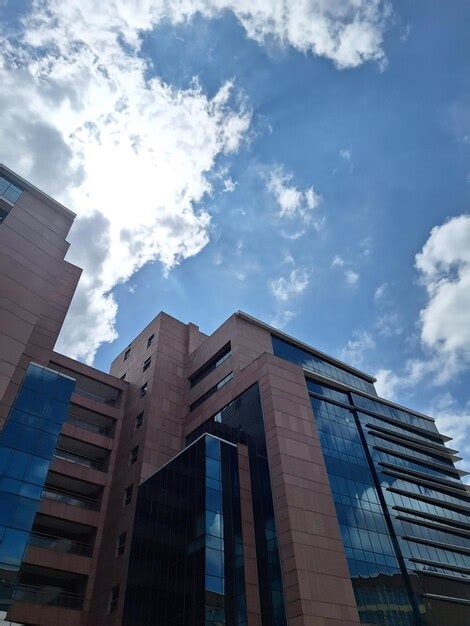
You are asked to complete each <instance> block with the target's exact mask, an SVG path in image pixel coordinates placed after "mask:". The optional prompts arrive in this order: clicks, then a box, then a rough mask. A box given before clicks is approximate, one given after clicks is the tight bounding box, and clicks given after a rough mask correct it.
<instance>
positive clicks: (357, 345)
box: [341, 331, 375, 367]
mask: <svg viewBox="0 0 470 626" xmlns="http://www.w3.org/2000/svg"><path fill="white" fill-rule="evenodd" d="M373 348H375V341H374V339H373V338H372V337H371V335H370V334H369V333H368V332H366V331H362V332H358V331H356V332H355V333H354V334H353V339H350V340H349V341H348V343H347V344H346V345H345V346H344V348H343V349H342V350H341V360H343V361H345V362H346V363H349V364H351V365H354V366H355V367H361V365H362V363H363V361H364V353H365V352H366V351H367V350H372V349H373Z"/></svg>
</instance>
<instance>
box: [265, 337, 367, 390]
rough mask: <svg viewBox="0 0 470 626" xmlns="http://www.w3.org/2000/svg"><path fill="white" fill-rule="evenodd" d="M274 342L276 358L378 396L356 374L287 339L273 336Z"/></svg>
mask: <svg viewBox="0 0 470 626" xmlns="http://www.w3.org/2000/svg"><path fill="white" fill-rule="evenodd" d="M272 342H273V351H274V355H275V356H278V357H280V358H281V359H285V360H286V361H290V362H291V363H295V364H296V365H300V367H303V368H304V369H306V370H308V371H310V372H313V373H316V374H321V375H323V376H327V377H328V378H332V379H333V380H338V381H339V382H341V383H343V384H345V385H348V387H353V388H354V389H359V391H364V392H365V393H370V394H372V395H374V396H375V395H377V393H376V391H375V387H374V384H373V383H372V382H370V381H369V380H367V378H362V377H360V376H358V375H356V374H352V373H351V372H348V371H347V370H345V369H342V368H340V367H338V366H337V365H333V363H330V362H328V361H326V360H325V359H322V358H321V357H319V356H317V355H316V354H313V353H312V352H308V351H307V350H303V349H302V348H299V347H298V346H295V345H294V344H292V343H289V342H288V341H286V340H285V339H280V338H279V337H276V335H272Z"/></svg>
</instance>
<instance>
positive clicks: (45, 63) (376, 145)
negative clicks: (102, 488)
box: [0, 0, 470, 455]
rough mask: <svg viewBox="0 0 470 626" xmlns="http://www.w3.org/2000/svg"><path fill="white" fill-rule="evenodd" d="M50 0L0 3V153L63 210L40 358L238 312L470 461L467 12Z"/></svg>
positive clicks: (394, 5)
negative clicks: (64, 267)
mask: <svg viewBox="0 0 470 626" xmlns="http://www.w3.org/2000/svg"><path fill="white" fill-rule="evenodd" d="M62 4H66V5H67V7H66V8H64V7H61V6H60V5H61V3H56V2H54V1H53V0H50V1H49V0H47V1H45V2H41V3H37V4H35V5H32V4H30V3H27V2H24V3H18V2H8V1H7V2H6V3H5V2H3V6H2V3H0V7H2V9H0V10H3V11H4V12H5V18H6V20H3V21H4V22H5V26H4V28H3V32H2V31H0V34H1V36H2V38H3V39H4V41H6V42H7V44H8V45H7V46H6V47H5V50H6V53H5V56H4V63H3V66H2V70H1V72H0V73H2V82H3V84H7V85H10V87H11V91H12V92H14V93H15V95H11V94H10V95H5V94H3V95H0V110H3V112H4V119H5V121H6V126H7V127H8V128H7V129H6V130H5V129H4V131H3V134H0V157H1V159H2V161H4V162H5V163H6V164H7V165H9V166H10V167H12V168H14V169H16V170H18V171H19V172H20V173H21V174H23V175H24V176H26V177H28V178H30V179H31V180H32V181H33V182H34V183H36V184H37V185H38V186H40V187H42V188H44V189H46V190H47V191H49V192H50V193H51V194H52V195H54V196H55V197H58V198H59V199H61V200H62V201H64V202H65V203H66V204H67V205H68V206H70V208H72V209H73V210H74V211H76V212H77V213H78V216H79V218H78V220H77V224H76V226H75V227H74V230H73V231H72V233H71V236H70V240H71V242H72V252H71V255H70V258H71V260H72V261H74V262H76V263H78V264H80V265H82V266H84V267H85V273H84V279H83V281H82V282H83V285H84V286H83V287H81V291H79V293H78V294H77V298H76V300H75V302H74V307H73V310H72V311H71V315H70V316H69V320H68V322H67V324H68V325H67V324H66V327H65V329H64V333H63V336H62V337H61V342H60V343H59V349H60V350H62V351H64V352H66V353H68V354H71V355H72V356H74V357H76V358H81V359H83V360H87V361H88V362H93V363H94V365H95V366H96V367H99V368H103V369H107V368H108V366H109V363H110V361H111V360H112V359H113V357H114V356H115V355H116V354H117V353H118V352H119V351H120V350H122V348H123V347H124V346H125V345H127V344H128V343H129V342H130V340H131V339H132V338H133V337H134V336H135V335H136V334H137V333H138V332H139V331H140V330H141V329H142V328H143V327H144V326H145V325H146V324H147V323H148V322H149V321H150V320H151V319H152V318H153V317H154V316H155V314H156V313H157V312H158V311H160V310H165V311H167V312H168V313H170V314H171V315H174V316H175V317H177V318H179V319H181V320H183V321H185V322H189V321H192V322H194V323H196V324H198V325H199V326H200V328H201V330H203V331H205V332H212V331H213V330H214V329H215V328H216V327H217V326H218V325H219V324H220V323H222V322H223V321H224V320H225V319H226V318H227V317H228V316H229V315H230V314H231V313H233V311H235V310H237V309H242V310H244V311H246V312H248V313H250V314H252V315H254V316H256V317H259V318H260V319H263V320H265V321H267V322H270V323H272V324H273V325H277V326H279V327H282V328H283V330H285V331H286V332H288V333H289V334H291V335H294V336H296V337H298V338H300V339H303V340H304V341H306V342H307V343H310V344H311V345H314V346H316V347H318V348H320V349H321V350H323V351H325V352H327V353H330V354H332V355H335V356H337V357H339V358H342V359H344V360H346V361H348V362H351V363H352V364H354V365H356V366H358V367H360V368H362V369H364V370H366V371H368V372H370V373H372V374H378V377H379V380H380V389H381V391H382V393H383V395H384V396H385V397H390V398H392V399H396V400H398V401H400V402H402V403H403V404H407V405H409V406H410V407H414V408H416V409H419V410H422V411H425V412H431V414H434V415H436V416H437V417H438V418H439V419H440V422H441V428H443V429H444V430H445V431H446V432H448V433H450V434H452V435H454V436H455V438H456V441H457V443H458V446H460V448H461V449H464V451H465V454H466V455H470V447H469V444H468V441H469V435H470V404H469V397H468V388H469V382H470V376H469V368H470V334H469V333H470V330H469V329H470V313H469V311H470V217H469V205H470V71H469V70H470V38H469V37H468V32H469V30H470V5H469V4H468V2H466V1H465V0H453V1H452V2H447V3H442V2H440V1H438V0H435V1H432V0H426V1H421V2H420V1H416V2H413V3H410V2H400V1H397V0H395V1H393V2H380V1H377V2H365V0H364V2H358V3H352V2H349V1H348V0H338V2H335V3H326V4H327V5H329V7H327V9H325V6H324V3H322V2H318V1H316V0H311V1H310V2H305V3H292V6H290V4H289V3H287V4H288V7H290V8H289V9H288V10H287V11H286V15H281V14H279V13H276V11H275V9H276V6H277V2H274V1H273V2H265V1H263V0H253V2H251V3H245V2H242V1H241V0H240V2H238V3H236V2H232V1H231V0H226V1H225V0H224V2H221V3H219V4H217V3H213V2H212V1H211V0H200V1H198V2H196V0H194V2H188V3H187V7H189V8H186V11H183V9H182V8H181V7H180V5H179V4H178V3H174V6H173V7H172V8H168V7H167V6H166V5H165V3H162V2H159V1H157V0H155V1H154V2H152V1H150V0H149V2H144V3H141V5H140V6H139V9H135V6H134V8H130V9H129V6H130V5H131V4H132V3H129V2H127V3H126V2H123V3H117V4H115V3H112V2H110V3H106V4H108V5H109V6H107V7H102V6H101V5H102V4H103V3H97V2H94V1H93V0H86V2H85V0H84V1H83V2H81V3H78V2H77V3H75V2H72V1H71V2H68V3H62ZM220 6H222V7H225V10H222V11H221V10H220V9H219V7H220ZM273 7H274V9H273ZM45 9H49V10H50V12H49V13H48V12H47V11H46V10H45ZM243 9H245V10H244V11H243ZM256 9H257V10H258V12H257V13H256V14H255V10H256ZM273 11H274V12H273ZM84 14H86V15H84ZM90 15H93V16H95V19H94V20H93V21H91V18H90V17H89V16H90ZM51 16H52V17H53V18H56V19H55V21H51ZM87 16H88V17H87ZM90 24H91V26H90ZM351 24H354V25H355V28H354V30H353V31H351V29H350V28H349V27H350V25H351ZM19 110H21V111H23V114H19V113H18V111H19ZM110 190H111V191H110ZM433 229H434V230H433ZM84 248H86V251H84ZM416 255H418V257H417V256H416ZM78 328H79V329H80V331H79V330H77V329H78Z"/></svg>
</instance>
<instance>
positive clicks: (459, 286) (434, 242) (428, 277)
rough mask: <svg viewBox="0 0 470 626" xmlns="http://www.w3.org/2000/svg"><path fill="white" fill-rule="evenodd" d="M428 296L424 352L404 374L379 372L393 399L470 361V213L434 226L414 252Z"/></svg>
mask: <svg viewBox="0 0 470 626" xmlns="http://www.w3.org/2000/svg"><path fill="white" fill-rule="evenodd" d="M416 268H417V269H418V271H419V273H420V278H421V281H422V284H423V285H424V286H425V287H426V290H427V294H428V301H427V304H426V306H425V307H424V308H423V309H422V310H421V311H420V316H419V319H420V331H421V346H422V348H423V351H424V353H425V357H424V358H414V359H409V360H408V361H407V362H406V363H405V366H404V371H403V373H402V374H396V373H394V372H393V371H391V370H388V369H382V370H379V372H377V373H376V374H375V376H376V378H377V379H378V380H379V382H378V384H377V389H378V391H379V394H380V395H384V396H385V397H388V398H390V399H393V398H394V397H395V396H396V394H397V393H398V392H399V391H400V390H402V389H410V388H413V387H414V386H415V385H416V384H417V383H419V382H421V381H423V380H425V379H426V380H427V381H429V382H431V383H432V384H434V385H442V384H444V383H446V382H448V381H449V380H451V379H452V378H454V377H456V376H458V375H459V374H461V373H462V372H464V371H466V370H468V367H469V365H470V215H460V216H458V217H454V218H452V219H450V220H449V221H447V222H446V223H445V224H443V225H442V226H436V227H434V228H433V229H432V231H431V233H430V236H429V238H428V240H427V242H426V243H425V245H424V246H423V249H422V250H421V252H420V253H419V254H417V255H416Z"/></svg>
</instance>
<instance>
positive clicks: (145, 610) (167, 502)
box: [123, 436, 247, 626]
mask: <svg viewBox="0 0 470 626" xmlns="http://www.w3.org/2000/svg"><path fill="white" fill-rule="evenodd" d="M237 454H238V453H237V449H236V447H235V446H233V445H231V444H229V443H227V442H223V441H220V440H218V439H215V438H213V437H210V436H206V437H202V438H200V439H199V440H198V441H196V442H194V443H193V444H192V445H190V446H189V447H188V448H186V450H184V451H183V452H182V453H181V454H179V455H178V456H177V457H176V458H175V459H173V461H170V463H168V464H167V465H166V466H164V467H163V468H162V469H161V470H159V471H158V472H156V473H155V474H154V475H153V476H151V477H150V478H149V479H147V480H146V481H145V482H144V483H143V484H142V485H141V486H140V487H139V494H138V498H137V507H136V515H135V524H134V532H133V538H132V546H131V553H130V562H129V575H128V585H127V590H126V598H125V608H124V619H123V624H124V625H126V626H127V625H129V626H130V625H134V624H139V625H141V626H154V624H157V623H158V624H159V626H197V625H201V626H202V625H205V624H213V625H214V626H216V625H218V624H224V625H225V626H242V625H244V624H246V620H247V617H246V599H245V597H244V594H245V590H244V589H245V577H244V566H243V544H242V542H241V513H240V493H239V484H238V457H237ZM208 468H209V470H208ZM208 474H217V476H219V478H220V480H213V479H211V478H208V477H207V476H208ZM209 481H211V482H210V486H209V485H208V482H209ZM240 545H241V547H242V549H241V551H240V549H239V547H240ZM237 576H238V577H237Z"/></svg>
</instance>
